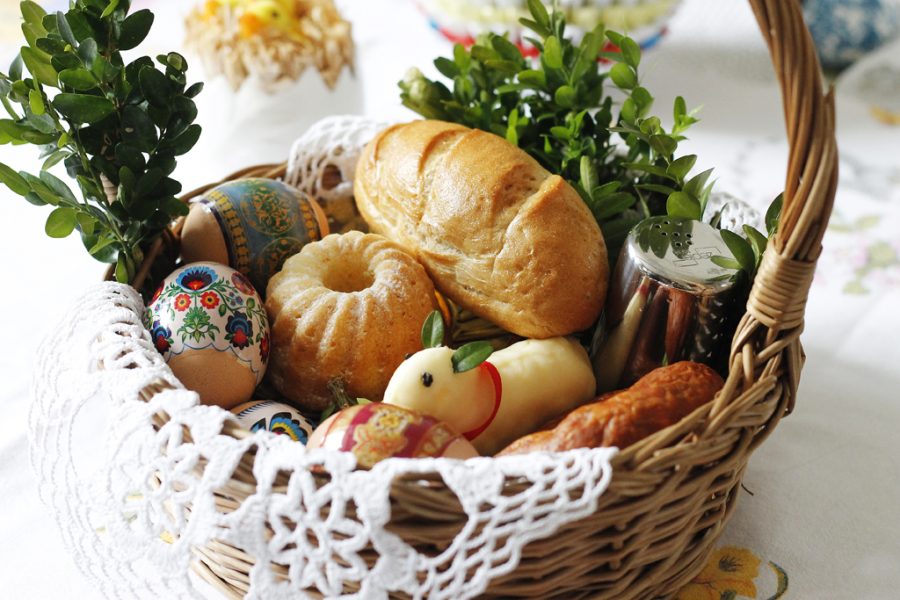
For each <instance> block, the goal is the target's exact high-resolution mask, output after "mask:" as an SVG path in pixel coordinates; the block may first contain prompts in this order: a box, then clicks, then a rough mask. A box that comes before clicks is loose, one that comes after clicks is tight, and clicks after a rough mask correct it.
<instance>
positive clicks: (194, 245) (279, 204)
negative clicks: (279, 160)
mask: <svg viewBox="0 0 900 600" xmlns="http://www.w3.org/2000/svg"><path fill="white" fill-rule="evenodd" d="M326 235H328V220H327V218H326V216H325V213H324V212H323V211H322V208H321V207H320V206H319V205H318V203H317V202H316V201H315V200H314V199H312V198H310V197H309V196H307V195H306V194H304V193H303V192H301V191H300V190H298V189H297V188H295V187H292V186H290V185H288V184H286V183H284V182H282V181H278V180H275V179H266V178H263V177H251V178H247V179H236V180H234V181H228V182H226V183H223V184H221V185H219V186H216V187H214V188H213V189H211V190H209V191H207V192H205V193H204V194H203V195H201V196H199V197H197V198H195V199H194V200H192V201H191V210H190V212H189V213H188V216H187V217H186V218H185V220H184V227H183V228H182V231H181V255H182V257H184V260H185V261H186V262H193V261H200V260H209V261H213V262H218V263H221V264H227V265H229V266H230V267H233V268H235V269H237V270H238V271H240V272H241V273H243V274H244V275H246V276H247V277H248V278H249V279H250V281H251V282H252V283H253V285H255V286H256V288H257V289H258V290H259V291H260V292H262V293H265V291H266V285H267V284H268V282H269V278H270V277H271V276H272V275H274V274H275V273H277V272H278V271H280V270H281V266H282V265H283V264H284V261H285V260H287V259H288V258H290V257H291V256H293V255H294V254H296V253H298V252H300V250H301V248H303V246H305V245H306V244H308V243H309V242H314V241H317V240H321V239H322V238H323V237H324V236H326Z"/></svg>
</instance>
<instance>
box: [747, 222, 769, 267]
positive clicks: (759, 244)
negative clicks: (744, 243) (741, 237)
mask: <svg viewBox="0 0 900 600" xmlns="http://www.w3.org/2000/svg"><path fill="white" fill-rule="evenodd" d="M743 229H744V234H745V235H746V236H747V240H748V241H749V242H750V247H751V248H752V249H753V255H754V256H755V261H754V263H755V265H759V261H760V259H762V255H763V253H764V252H765V251H766V246H767V245H768V243H769V240H768V239H766V236H764V235H763V234H762V232H760V231H758V230H757V229H756V228H755V227H751V226H750V225H744V226H743Z"/></svg>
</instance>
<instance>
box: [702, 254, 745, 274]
mask: <svg viewBox="0 0 900 600" xmlns="http://www.w3.org/2000/svg"><path fill="white" fill-rule="evenodd" d="M709 260H710V261H712V263H713V264H714V265H717V266H719V267H722V268H723V269H733V270H735V271H740V270H741V263H739V262H738V261H736V260H734V259H733V258H728V257H726V256H711V257H710V258H709Z"/></svg>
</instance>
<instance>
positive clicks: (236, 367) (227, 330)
mask: <svg viewBox="0 0 900 600" xmlns="http://www.w3.org/2000/svg"><path fill="white" fill-rule="evenodd" d="M145 324H146V325H147V328H148V329H149V330H150V335H151V337H152V339H153V344H154V345H155V346H156V349H157V350H159V352H160V353H161V354H162V355H163V357H164V358H165V360H166V363H168V365H169V367H170V368H171V369H172V371H173V372H174V373H175V376H176V377H178V379H179V380H180V381H181V382H182V383H183V384H184V385H185V387H187V388H188V389H190V390H194V391H195V392H197V393H198V394H200V401H201V402H203V403H204V404H215V405H217V406H221V407H222V408H231V407H232V406H236V405H237V404H240V403H241V402H246V401H247V400H249V399H250V397H251V396H252V395H253V390H254V389H256V386H257V385H258V384H259V382H260V381H262V378H263V375H264V374H265V372H266V363H267V362H268V359H269V340H270V336H269V321H268V319H267V318H266V311H265V307H264V306H263V303H262V300H261V299H260V297H259V294H258V293H256V290H255V289H253V286H252V285H251V284H250V281H249V280H248V279H247V278H246V277H244V275H242V274H241V273H239V272H238V271H235V270H234V269H232V268H231V267H226V266H225V265H220V264H216V263H211V262H200V263H193V264H190V265H186V266H184V267H181V268H180V269H177V270H175V271H174V272H173V273H172V274H171V275H169V276H168V277H167V278H166V279H165V281H163V283H162V285H161V286H160V287H159V289H158V290H157V291H156V293H155V294H154V295H153V299H152V300H151V301H150V305H149V306H148V307H147V313H146V315H145Z"/></svg>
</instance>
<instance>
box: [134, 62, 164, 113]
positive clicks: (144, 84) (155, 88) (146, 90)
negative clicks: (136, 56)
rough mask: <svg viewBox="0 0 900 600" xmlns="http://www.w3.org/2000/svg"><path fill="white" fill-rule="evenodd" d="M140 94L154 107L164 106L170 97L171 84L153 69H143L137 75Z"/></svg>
mask: <svg viewBox="0 0 900 600" xmlns="http://www.w3.org/2000/svg"><path fill="white" fill-rule="evenodd" d="M138 81H139V82H140V86H141V93H142V94H143V95H144V97H145V98H146V99H147V101H148V102H149V103H150V104H152V105H154V106H163V107H164V106H166V104H167V103H168V101H169V96H170V95H171V90H170V88H171V84H170V83H169V80H168V79H167V78H166V76H165V75H163V74H162V73H160V72H159V71H157V70H156V69H154V68H153V67H144V68H143V69H141V70H140V72H139V73H138Z"/></svg>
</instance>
